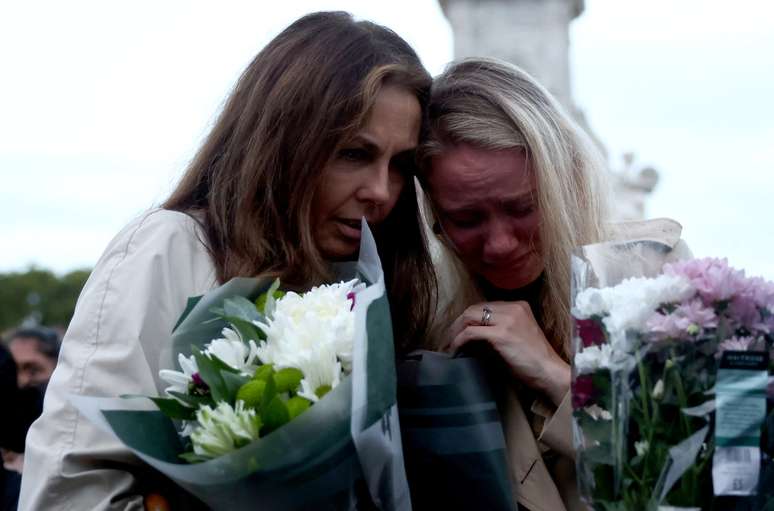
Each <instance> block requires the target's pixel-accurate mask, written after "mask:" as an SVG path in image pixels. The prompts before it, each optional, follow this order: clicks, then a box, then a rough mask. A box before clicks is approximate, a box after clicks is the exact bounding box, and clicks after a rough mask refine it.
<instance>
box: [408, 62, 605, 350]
mask: <svg viewBox="0 0 774 511" xmlns="http://www.w3.org/2000/svg"><path fill="white" fill-rule="evenodd" d="M460 144H469V145H472V146H474V147H478V148H481V149H491V150H503V149H512V148H517V147H518V148H523V149H524V150H525V151H526V154H527V159H528V162H529V166H530V169H531V170H532V171H533V172H534V173H535V176H536V179H537V202H538V206H539V210H540V214H541V224H540V236H541V243H542V247H543V259H544V267H545V269H544V282H543V286H542V289H541V291H540V298H539V300H540V301H539V303H540V308H541V311H540V314H539V315H538V316H539V317H540V318H541V323H542V324H541V326H542V328H543V330H544V332H545V333H546V337H547V338H548V339H549V341H550V342H551V344H552V346H553V347H554V349H555V350H556V351H557V353H559V354H561V355H562V356H564V357H565V358H567V357H568V356H569V346H570V337H571V331H572V324H571V320H570V255H571V252H572V250H573V248H575V247H576V246H579V245H585V244H588V243H594V242H598V241H601V240H603V239H605V237H606V233H605V227H604V222H605V221H606V220H607V210H608V208H607V202H606V197H607V194H606V193H605V192H604V191H603V186H604V183H603V181H602V177H603V175H604V160H603V159H602V157H601V155H599V153H598V151H597V149H596V147H595V146H594V145H593V143H592V142H591V141H590V139H589V137H587V136H586V135H585V133H584V132H583V131H582V130H581V129H580V128H579V127H578V126H577V125H576V124H575V123H574V122H573V121H572V120H571V119H570V118H569V116H568V115H567V114H566V113H565V112H564V111H563V110H562V108H561V106H560V105H559V103H558V102H557V101H556V100H555V99H554V98H553V97H552V96H551V95H550V93H549V92H548V91H546V90H545V89H544V88H543V87H542V86H541V85H540V84H538V83H537V82H536V81H535V79H534V78H532V77H531V76H530V75H528V74H527V73H526V72H524V71H523V70H521V69H519V68H518V67H516V66H513V65H511V64H508V63H506V62H502V61H498V60H494V59H481V58H477V59H467V60H463V61H460V62H457V63H453V64H451V65H450V66H449V67H448V68H447V69H446V71H445V72H444V73H443V74H442V75H440V76H439V77H437V78H436V79H435V81H434V83H433V87H432V89H431V94H430V104H429V124H428V132H427V133H426V139H425V141H424V142H423V144H422V146H421V147H420V167H421V168H422V173H423V174H424V175H425V176H426V175H427V173H428V172H429V171H430V170H431V164H432V158H433V156H436V155H438V154H440V153H442V152H443V151H445V150H448V149H450V148H452V147H455V146H458V145H460ZM422 182H423V185H424V187H425V188H426V189H427V180H426V179H422ZM431 192H432V190H429V189H428V193H431ZM431 214H432V213H431ZM446 255H448V256H450V257H452V258H453V259H454V260H453V263H452V266H451V272H450V273H451V274H452V275H451V277H452V278H456V279H457V281H458V283H459V286H458V289H460V290H462V291H459V292H460V294H458V295H457V297H456V298H454V299H453V301H452V302H451V303H450V304H448V308H447V311H446V314H444V315H442V317H444V321H448V319H449V318H450V317H451V316H453V315H456V314H459V313H460V312H461V311H462V310H463V309H464V308H465V307H466V306H468V305H470V304H471V301H472V300H474V299H476V298H477V297H475V296H474V295H475V292H473V293H471V292H470V290H471V289H474V290H475V286H474V285H473V276H472V275H469V274H468V273H467V272H466V271H465V270H464V269H462V270H460V268H462V266H461V264H460V261H459V260H458V259H457V258H456V257H455V256H452V255H451V254H450V251H446ZM455 268H456V269H455ZM454 273H456V274H457V275H453V274H454ZM447 277H449V276H447ZM465 289H467V290H468V292H465ZM479 294H480V292H479ZM472 295H473V296H472ZM478 298H479V299H480V298H481V297H480V296H479V297H478Z"/></svg>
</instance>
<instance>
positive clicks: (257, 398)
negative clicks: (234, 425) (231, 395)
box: [236, 380, 266, 410]
mask: <svg viewBox="0 0 774 511" xmlns="http://www.w3.org/2000/svg"><path fill="white" fill-rule="evenodd" d="M265 390H266V382H265V381H261V380H250V381H248V382H247V383H245V384H244V385H242V386H241V387H240V388H239V390H238V391H237V393H236V399H237V400H241V401H243V402H244V404H245V407H247V408H254V409H256V410H257V409H259V408H260V406H261V401H263V394H264V391H265Z"/></svg>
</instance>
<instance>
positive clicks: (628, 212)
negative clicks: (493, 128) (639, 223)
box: [439, 0, 658, 220]
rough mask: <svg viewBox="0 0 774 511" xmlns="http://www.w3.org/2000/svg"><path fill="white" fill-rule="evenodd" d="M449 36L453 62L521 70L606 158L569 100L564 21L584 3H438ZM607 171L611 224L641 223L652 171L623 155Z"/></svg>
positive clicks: (536, 0) (545, 0)
mask: <svg viewBox="0 0 774 511" xmlns="http://www.w3.org/2000/svg"><path fill="white" fill-rule="evenodd" d="M439 2H440V4H441V8H442V9H443V12H444V14H445V15H446V18H447V19H448V20H449V23H450V24H451V27H452V30H453V32H454V57H455V58H463V57H475V56H477V57H481V56H485V57H496V58H499V59H503V60H506V61H508V62H512V63H513V64H516V65H517V66H519V67H521V68H523V69H524V70H526V71H527V72H528V73H530V74H531V75H532V76H534V77H535V78H536V79H537V80H538V81H539V82H540V83H542V84H543V85H544V86H545V87H546V88H547V89H548V90H549V91H551V93H552V94H553V95H554V96H555V97H556V98H557V99H558V100H559V102H560V103H561V104H562V105H563V106H564V108H565V109H566V110H567V111H568V112H569V113H570V115H572V117H573V118H574V119H575V120H576V122H578V124H580V126H581V127H583V128H584V129H585V130H586V132H587V133H588V134H589V135H590V136H591V138H592V139H593V140H594V141H595V142H596V143H597V145H598V146H599V147H600V149H601V150H602V151H603V153H605V154H606V151H605V148H604V144H602V142H601V141H600V140H599V138H598V137H597V136H596V135H595V134H594V132H593V131H592V130H591V128H590V127H589V125H588V123H587V122H586V118H585V116H584V115H583V111H582V110H581V109H580V108H578V106H577V105H576V104H575V102H574V100H573V97H572V88H571V76H570V30H569V28H570V22H572V20H574V19H575V18H577V17H578V16H580V15H581V14H582V13H583V10H584V8H585V4H584V0H439ZM611 172H612V176H611V177H612V179H611V181H612V188H613V199H614V208H615V210H614V215H615V217H616V218H615V219H616V220H637V219H642V218H643V217H644V214H645V203H646V201H647V199H648V196H649V195H650V194H651V192H652V191H653V188H654V187H655V186H656V183H657V182H658V172H657V171H656V170H655V169H653V168H651V167H646V168H643V167H641V166H638V165H636V164H635V162H634V157H633V155H632V154H627V155H624V162H623V166H622V167H621V168H618V169H613V170H611Z"/></svg>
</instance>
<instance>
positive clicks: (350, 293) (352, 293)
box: [347, 291, 355, 311]
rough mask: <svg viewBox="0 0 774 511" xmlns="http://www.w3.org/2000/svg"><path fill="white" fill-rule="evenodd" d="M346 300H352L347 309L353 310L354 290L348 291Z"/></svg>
mask: <svg viewBox="0 0 774 511" xmlns="http://www.w3.org/2000/svg"><path fill="white" fill-rule="evenodd" d="M347 300H352V305H350V306H349V310H350V311H351V310H353V309H354V308H355V292H354V291H350V292H349V293H347Z"/></svg>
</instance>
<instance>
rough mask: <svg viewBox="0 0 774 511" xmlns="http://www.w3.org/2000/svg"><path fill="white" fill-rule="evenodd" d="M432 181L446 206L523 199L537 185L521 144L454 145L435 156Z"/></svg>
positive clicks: (437, 197)
mask: <svg viewBox="0 0 774 511" xmlns="http://www.w3.org/2000/svg"><path fill="white" fill-rule="evenodd" d="M428 181H429V184H430V193H431V195H432V196H433V199H434V200H436V201H438V202H440V203H444V207H447V206H448V207H452V206H453V205H454V206H455V207H462V206H464V205H466V204H469V203H476V202H480V201H483V200H486V201H491V200H496V201H498V202H508V201H515V200H521V199H522V198H523V197H524V196H531V195H532V193H533V192H534V188H535V179H534V173H533V172H531V171H530V170H529V167H528V164H527V159H526V155H525V152H524V150H523V149H520V148H515V149H506V150H487V149H479V148H475V147H472V146H469V145H461V146H457V147H454V148H451V149H449V150H447V151H444V152H443V153H441V154H440V155H437V156H435V157H433V158H432V161H431V169H430V173H429V176H428Z"/></svg>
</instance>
